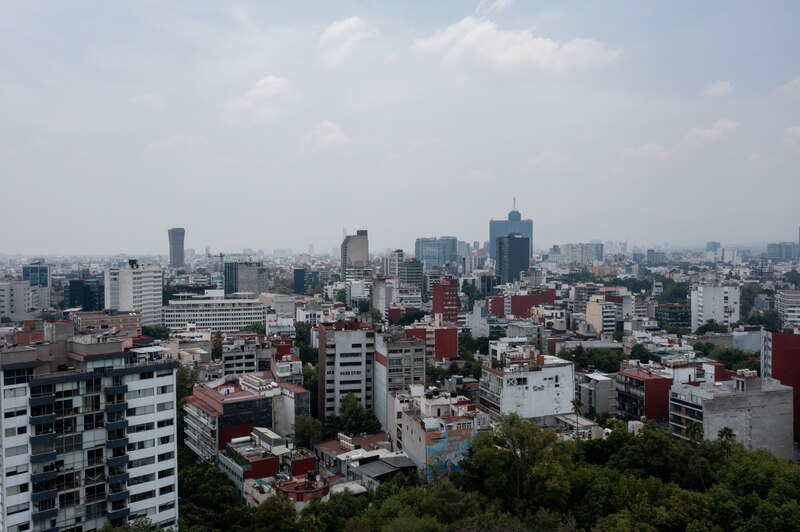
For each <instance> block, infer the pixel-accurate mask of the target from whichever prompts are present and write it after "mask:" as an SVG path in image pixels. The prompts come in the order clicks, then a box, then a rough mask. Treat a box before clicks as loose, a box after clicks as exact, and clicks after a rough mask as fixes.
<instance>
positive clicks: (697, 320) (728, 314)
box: [691, 285, 740, 331]
mask: <svg viewBox="0 0 800 532" xmlns="http://www.w3.org/2000/svg"><path fill="white" fill-rule="evenodd" d="M739 295H740V290H739V287H738V286H734V285H718V286H711V285H700V286H697V287H696V288H694V289H693V290H692V292H691V301H692V331H696V330H697V328H698V327H700V326H701V325H703V324H705V323H707V322H708V321H709V320H714V321H715V322H717V323H719V324H720V325H727V326H730V325H731V324H732V323H736V322H737V321H739Z"/></svg>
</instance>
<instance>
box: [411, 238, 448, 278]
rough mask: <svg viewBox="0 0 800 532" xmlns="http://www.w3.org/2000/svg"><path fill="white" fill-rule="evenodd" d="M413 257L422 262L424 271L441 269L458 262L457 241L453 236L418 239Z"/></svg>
mask: <svg viewBox="0 0 800 532" xmlns="http://www.w3.org/2000/svg"><path fill="white" fill-rule="evenodd" d="M414 256H415V257H416V259H417V260H419V261H422V263H423V264H424V265H425V269H426V270H430V269H432V268H443V267H444V266H445V265H446V264H448V263H451V262H455V261H457V260H458V239H457V238H456V237H454V236H442V237H438V238H437V237H430V238H418V239H417V241H416V243H415V245H414Z"/></svg>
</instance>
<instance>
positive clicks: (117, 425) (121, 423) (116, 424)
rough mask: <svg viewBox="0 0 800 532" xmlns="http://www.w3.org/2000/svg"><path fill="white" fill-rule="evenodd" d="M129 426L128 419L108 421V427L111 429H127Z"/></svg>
mask: <svg viewBox="0 0 800 532" xmlns="http://www.w3.org/2000/svg"><path fill="white" fill-rule="evenodd" d="M127 428H128V420H127V419H120V420H117V421H106V429H108V430H109V431H112V430H118V429H127Z"/></svg>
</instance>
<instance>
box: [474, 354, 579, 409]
mask: <svg viewBox="0 0 800 532" xmlns="http://www.w3.org/2000/svg"><path fill="white" fill-rule="evenodd" d="M524 347H527V346H524ZM512 350H516V348H511V349H509V352H507V353H506V354H507V355H511V354H515V353H513V351H512ZM520 354H521V355H522V356H521V357H520V358H518V359H516V360H513V359H510V358H507V359H506V363H505V365H504V366H499V367H491V366H489V365H486V366H484V367H483V371H482V374H481V384H480V390H479V403H480V405H481V406H482V407H484V408H486V409H487V410H489V411H490V412H492V414H493V415H504V414H510V413H512V412H513V413H516V414H519V415H520V416H521V417H523V418H526V419H537V420H538V419H544V418H547V417H550V416H557V415H561V414H569V413H571V412H572V400H573V399H574V398H575V384H574V383H575V371H574V366H573V364H572V362H568V361H566V360H563V359H561V358H558V357H554V356H547V355H544V356H543V355H539V356H533V357H532V358H531V356H530V355H529V354H528V353H526V352H525V350H524V348H523V350H522V351H521V352H520Z"/></svg>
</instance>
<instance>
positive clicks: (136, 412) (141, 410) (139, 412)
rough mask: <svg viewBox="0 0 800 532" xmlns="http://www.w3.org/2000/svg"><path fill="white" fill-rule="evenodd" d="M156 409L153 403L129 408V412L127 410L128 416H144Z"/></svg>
mask: <svg viewBox="0 0 800 532" xmlns="http://www.w3.org/2000/svg"><path fill="white" fill-rule="evenodd" d="M154 411H155V408H153V405H145V406H139V407H136V408H129V409H128V412H127V416H128V417H133V416H144V415H146V414H152V413H153V412H154Z"/></svg>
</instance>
